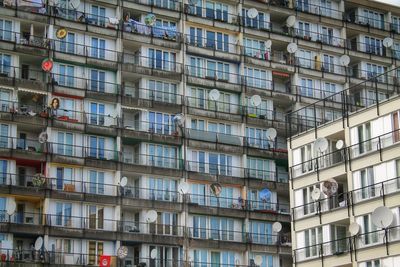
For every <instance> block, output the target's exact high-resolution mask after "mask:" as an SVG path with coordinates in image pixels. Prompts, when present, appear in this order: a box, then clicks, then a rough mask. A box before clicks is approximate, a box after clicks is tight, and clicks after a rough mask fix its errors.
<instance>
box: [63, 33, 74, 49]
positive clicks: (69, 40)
mask: <svg viewBox="0 0 400 267" xmlns="http://www.w3.org/2000/svg"><path fill="white" fill-rule="evenodd" d="M60 51H61V52H64V53H70V54H74V53H75V33H72V32H69V33H67V36H66V37H65V38H64V39H61V40H60Z"/></svg>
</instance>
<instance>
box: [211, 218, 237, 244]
mask: <svg viewBox="0 0 400 267" xmlns="http://www.w3.org/2000/svg"><path fill="white" fill-rule="evenodd" d="M233 229H234V221H233V219H227V218H218V217H211V218H210V230H211V231H210V232H209V238H211V239H213V240H227V241H234V230H233Z"/></svg>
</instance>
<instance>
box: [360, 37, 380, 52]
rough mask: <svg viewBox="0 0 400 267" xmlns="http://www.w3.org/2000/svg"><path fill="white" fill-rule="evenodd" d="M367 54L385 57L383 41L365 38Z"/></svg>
mask: <svg viewBox="0 0 400 267" xmlns="http://www.w3.org/2000/svg"><path fill="white" fill-rule="evenodd" d="M364 39H365V52H366V53H370V54H374V55H379V56H382V55H383V46H382V40H380V39H377V38H373V37H369V36H365V37H364Z"/></svg>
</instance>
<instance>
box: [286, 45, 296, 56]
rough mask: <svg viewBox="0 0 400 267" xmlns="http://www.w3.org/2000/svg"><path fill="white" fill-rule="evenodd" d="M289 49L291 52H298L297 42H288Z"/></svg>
mask: <svg viewBox="0 0 400 267" xmlns="http://www.w3.org/2000/svg"><path fill="white" fill-rule="evenodd" d="M286 49H287V51H288V52H289V53H290V54H293V53H296V51H297V44H295V43H290V44H288V46H287V48H286Z"/></svg>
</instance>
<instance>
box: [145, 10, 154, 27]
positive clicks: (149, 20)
mask: <svg viewBox="0 0 400 267" xmlns="http://www.w3.org/2000/svg"><path fill="white" fill-rule="evenodd" d="M155 23H156V15H154V14H152V13H149V14H147V15H146V16H145V17H144V24H146V25H147V26H153V25H154V24H155Z"/></svg>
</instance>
